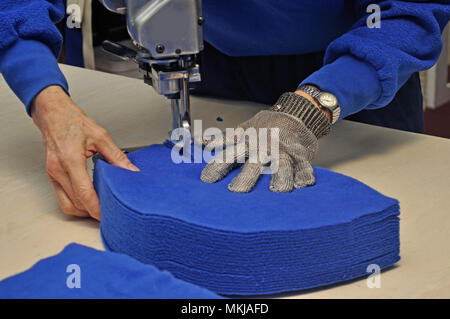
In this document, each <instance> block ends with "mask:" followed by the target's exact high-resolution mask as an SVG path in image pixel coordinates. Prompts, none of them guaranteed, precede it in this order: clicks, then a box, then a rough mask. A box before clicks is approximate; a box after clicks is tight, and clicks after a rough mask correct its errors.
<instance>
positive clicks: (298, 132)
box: [201, 93, 331, 193]
mask: <svg viewBox="0 0 450 319" xmlns="http://www.w3.org/2000/svg"><path fill="white" fill-rule="evenodd" d="M294 96H296V97H294ZM280 101H288V102H290V103H291V104H290V105H291V106H290V108H289V112H288V113H285V112H281V111H280V112H278V111H275V110H276V109H275V107H274V108H273V109H272V110H270V111H269V110H267V111H261V112H259V113H257V114H256V115H255V116H254V117H252V118H251V119H249V120H248V121H246V122H244V123H242V124H240V125H239V126H238V128H242V129H243V130H241V131H240V132H237V133H236V134H235V135H234V136H223V137H222V138H217V140H216V139H215V140H213V141H212V142H210V143H208V144H207V147H208V148H209V149H210V150H212V149H217V148H218V147H219V148H223V149H224V151H223V154H222V156H220V158H221V159H223V161H222V162H220V160H219V161H217V160H216V159H214V160H213V161H211V162H210V163H208V164H207V165H206V167H205V168H204V169H203V171H202V174H201V180H202V181H203V182H206V183H215V182H217V181H220V180H221V179H223V178H224V177H225V176H226V175H227V174H228V173H229V172H230V171H231V170H232V169H233V168H235V167H236V166H238V165H239V163H242V162H243V161H244V160H245V163H244V164H243V166H242V170H241V172H240V173H239V174H238V175H237V176H236V177H235V178H234V179H233V180H232V181H231V183H230V184H229V185H228V189H229V190H231V191H233V192H237V193H246V192H250V191H251V190H252V188H253V187H254V186H255V184H256V182H257V181H258V179H259V177H260V175H261V173H262V170H263V166H264V164H265V163H264V162H262V161H261V160H258V161H256V162H255V161H253V162H250V161H249V160H248V158H249V153H251V152H249V150H250V149H249V147H251V146H250V145H249V140H248V139H246V138H245V134H243V131H245V130H247V129H249V128H255V129H256V132H257V134H259V133H258V132H260V130H259V129H261V128H266V129H267V135H268V138H267V147H266V150H267V152H266V154H267V155H268V159H270V161H273V160H277V159H276V158H274V157H273V156H272V155H273V154H271V144H270V143H271V135H270V132H271V129H272V128H278V136H279V138H278V143H279V148H278V154H279V156H278V170H277V171H275V172H272V179H271V183H270V190H271V191H273V192H291V191H292V190H293V189H294V188H302V187H306V186H309V185H313V184H314V183H315V176H314V170H313V168H312V166H311V161H312V159H313V157H314V156H315V154H316V152H317V150H318V138H320V137H321V136H324V135H326V134H328V133H329V131H330V127H331V124H330V121H329V120H328V118H327V116H326V115H325V113H323V112H322V111H321V110H320V109H319V108H318V107H316V106H315V105H313V104H311V103H305V102H304V101H303V99H300V101H298V96H297V95H296V94H294V93H286V94H283V95H282V96H281V97H280V100H279V102H280ZM295 101H297V102H295ZM277 104H278V102H277ZM277 104H276V106H277ZM258 140H259V136H258ZM239 143H244V147H243V148H242V149H243V150H244V151H242V152H239V151H235V150H236V149H237V148H238V147H237V145H238V144H239ZM258 145H260V144H259V143H258ZM230 151H232V152H233V154H234V156H233V157H232V161H226V160H225V159H226V158H227V152H230ZM253 151H255V150H253ZM266 163H267V162H266Z"/></svg>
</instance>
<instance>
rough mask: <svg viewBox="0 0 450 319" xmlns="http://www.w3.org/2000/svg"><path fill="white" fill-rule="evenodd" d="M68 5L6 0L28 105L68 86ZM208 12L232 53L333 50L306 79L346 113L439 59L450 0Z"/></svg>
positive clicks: (9, 61) (20, 91)
mask: <svg viewBox="0 0 450 319" xmlns="http://www.w3.org/2000/svg"><path fill="white" fill-rule="evenodd" d="M374 2H375V3H378V4H379V5H380V7H381V10H382V12H381V18H382V21H381V28H380V29H369V28H367V26H366V18H367V17H368V15H369V14H368V13H366V7H367V6H368V5H369V4H371V3H374ZM62 9H63V5H62V1H57V0H28V1H25V0H3V1H2V2H1V3H0V10H1V11H0V12H1V13H0V72H2V73H3V75H4V76H5V79H6V81H7V82H8V84H9V85H10V86H11V88H12V89H13V91H14V92H15V93H16V94H17V95H18V96H19V98H20V99H21V100H22V102H23V103H24V104H25V105H26V106H27V107H29V103H30V101H31V100H32V98H33V97H34V96H35V95H36V94H37V93H38V92H39V91H40V90H41V89H42V88H44V87H46V86H48V85H50V84H59V85H61V86H62V87H64V88H65V89H67V83H66V82H65V80H64V77H63V76H62V74H61V73H60V71H59V69H58V66H57V64H56V62H55V59H54V57H55V56H56V55H57V54H58V52H59V47H60V40H61V39H60V35H59V34H58V32H57V30H56V28H55V27H54V26H53V25H52V23H53V22H55V21H58V20H59V19H61V18H62V17H63V10H62ZM203 11H204V15H205V17H206V24H205V40H207V41H209V42H210V43H212V45H213V46H215V47H217V48H218V49H219V50H221V51H222V52H224V53H225V54H229V55H241V56H243V55H273V54H302V53H308V52H314V51H321V50H325V49H326V55H325V64H326V65H325V66H324V67H323V68H321V69H320V70H318V71H317V72H315V73H313V74H312V75H311V76H310V77H308V78H307V79H305V80H304V82H303V83H312V84H315V85H317V86H319V87H321V88H322V89H324V90H327V91H330V92H333V93H334V94H335V95H336V96H337V97H338V99H339V101H340V103H341V107H342V112H341V118H342V117H345V116H347V115H350V114H353V113H356V112H358V111H359V110H362V109H373V108H379V107H383V106H385V105H387V104H388V103H389V102H390V101H391V100H392V99H393V97H394V95H395V93H396V92H397V90H398V89H399V88H400V87H401V86H402V85H403V84H404V83H405V82H406V80H407V79H408V78H409V77H410V76H411V75H412V74H413V73H414V72H416V71H418V70H423V69H427V68H429V67H431V66H432V65H433V64H434V62H435V61H436V60H437V58H438V56H439V53H440V50H441V47H442V41H441V38H440V34H441V31H442V29H443V27H444V26H445V25H446V24H447V22H448V20H449V19H450V0H435V1H424V0H409V1H406V0H405V1H398V0H397V1H395V0H384V1H373V0H302V1H300V0H298V1H292V0H266V1H260V0H245V1H242V0H229V1H218V0H204V1H203ZM37 41H38V42H41V43H37ZM18 70H20V71H18Z"/></svg>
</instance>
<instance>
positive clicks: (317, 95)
mask: <svg viewBox="0 0 450 319" xmlns="http://www.w3.org/2000/svg"><path fill="white" fill-rule="evenodd" d="M299 90H302V91H303V92H306V93H308V94H309V95H311V96H312V97H313V98H314V99H315V100H316V101H317V102H318V103H319V105H320V107H321V108H322V109H325V110H328V111H330V113H331V124H334V123H336V121H337V120H338V119H339V115H340V114H341V107H340V106H339V102H338V99H337V98H336V96H334V95H333V94H331V93H330V92H325V91H322V90H320V89H317V88H315V87H313V86H311V85H307V84H306V85H302V86H301V87H299Z"/></svg>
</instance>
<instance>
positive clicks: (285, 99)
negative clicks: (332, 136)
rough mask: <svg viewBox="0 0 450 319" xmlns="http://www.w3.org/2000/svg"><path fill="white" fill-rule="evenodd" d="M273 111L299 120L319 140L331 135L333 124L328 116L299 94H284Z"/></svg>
mask: <svg viewBox="0 0 450 319" xmlns="http://www.w3.org/2000/svg"><path fill="white" fill-rule="evenodd" d="M271 110H272V111H274V112H282V113H286V114H289V115H292V116H294V117H296V118H298V119H299V120H301V121H302V122H303V123H304V124H305V125H306V127H307V128H308V129H310V130H311V131H312V132H313V134H314V135H315V136H316V137H317V138H320V137H322V136H325V135H327V134H329V133H330V130H331V123H330V121H329V120H328V118H327V116H326V115H325V114H324V113H323V112H322V111H321V110H320V109H319V108H318V107H316V106H315V105H314V104H313V103H311V102H310V101H308V99H306V98H304V97H303V96H300V95H298V94H295V93H292V92H287V93H283V94H282V95H281V96H280V98H279V99H278V101H277V103H275V105H274V106H273V107H272V108H271Z"/></svg>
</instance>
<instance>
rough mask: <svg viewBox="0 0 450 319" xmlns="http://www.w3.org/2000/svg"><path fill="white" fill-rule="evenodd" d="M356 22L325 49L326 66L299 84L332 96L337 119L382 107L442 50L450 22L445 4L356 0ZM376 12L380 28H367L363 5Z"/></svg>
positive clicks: (421, 0) (419, 0) (448, 5)
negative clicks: (374, 5)
mask: <svg viewBox="0 0 450 319" xmlns="http://www.w3.org/2000/svg"><path fill="white" fill-rule="evenodd" d="M356 3H357V5H356V7H355V13H356V15H357V16H358V17H359V20H358V21H357V22H356V23H355V24H354V25H353V27H352V28H351V29H350V30H349V31H348V32H347V33H345V34H344V35H343V36H341V37H339V38H338V39H336V40H334V41H333V42H332V43H330V45H329V46H328V48H327V50H326V54H325V59H324V62H325V65H324V66H323V67H322V68H321V69H320V70H318V71H317V72H315V73H313V74H312V75H311V76H309V77H308V78H306V79H305V80H304V81H303V82H302V83H301V84H300V85H303V84H306V83H310V84H314V85H317V86H318V87H320V88H321V89H323V90H326V91H329V92H332V93H334V94H335V95H336V96H337V98H338V100H339V102H340V104H341V109H342V111H341V118H343V117H346V116H348V115H351V114H353V113H356V112H358V111H360V110H362V109H375V108H380V107H383V106H386V105H387V104H389V102H390V101H392V99H393V98H394V96H395V94H396V93H397V91H398V90H399V88H400V87H401V86H402V85H403V84H404V83H405V82H406V81H407V80H408V78H409V77H410V76H411V75H412V74H413V73H414V72H417V71H421V70H426V69H428V68H430V67H431V66H433V64H434V63H435V62H436V61H437V59H438V58H439V54H440V52H441V49H442V39H441V33H442V30H443V28H444V27H445V25H446V24H447V23H448V21H449V19H450V0H440V1H439V0H437V1H426V0H414V1H413V0H410V1H406V0H405V1H399V0H395V1H393V0H385V1H373V0H358V1H356ZM371 3H377V4H378V5H379V6H380V8H381V28H372V29H371V28H368V27H367V22H366V21H367V18H368V16H369V15H370V13H367V12H366V9H367V6H368V5H369V4H371Z"/></svg>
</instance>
